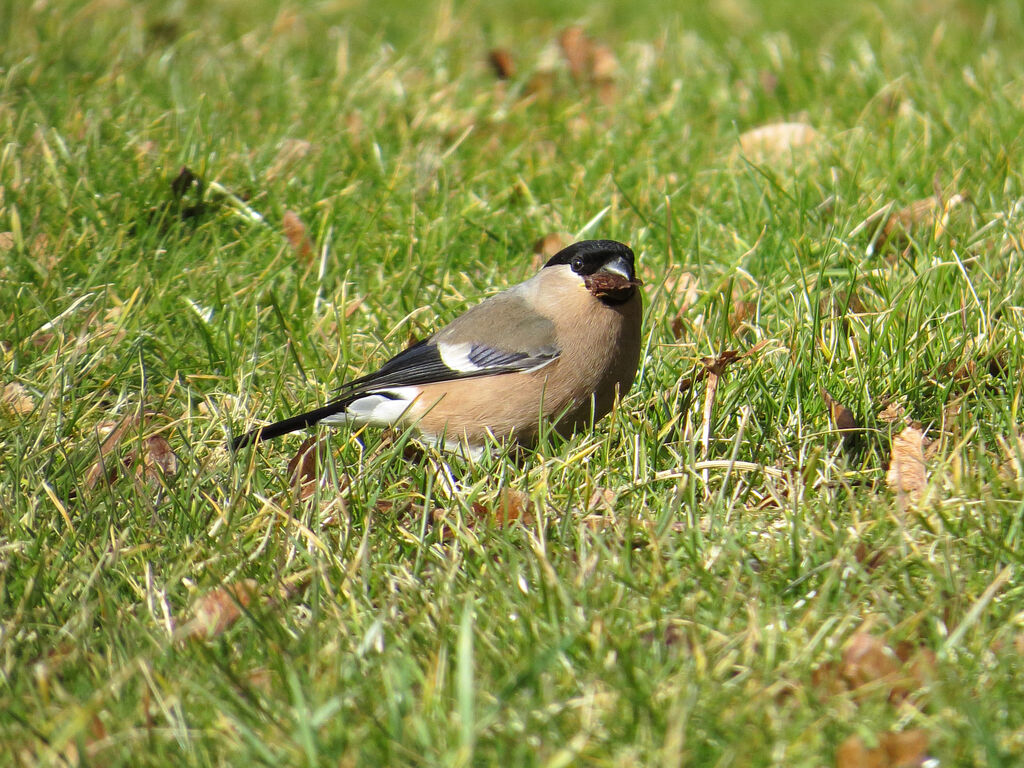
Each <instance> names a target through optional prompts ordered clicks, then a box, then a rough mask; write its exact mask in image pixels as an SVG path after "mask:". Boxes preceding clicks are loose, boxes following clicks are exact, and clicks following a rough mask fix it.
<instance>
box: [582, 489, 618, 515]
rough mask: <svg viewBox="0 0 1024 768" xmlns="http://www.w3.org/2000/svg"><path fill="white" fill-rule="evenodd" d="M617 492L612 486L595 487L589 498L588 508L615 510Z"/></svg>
mask: <svg viewBox="0 0 1024 768" xmlns="http://www.w3.org/2000/svg"><path fill="white" fill-rule="evenodd" d="M615 499H616V493H615V491H613V490H612V489H611V488H595V489H594V491H593V492H592V493H591V494H590V498H589V499H588V500H587V509H588V510H595V509H599V508H601V509H604V510H605V511H608V512H613V511H614V510H615Z"/></svg>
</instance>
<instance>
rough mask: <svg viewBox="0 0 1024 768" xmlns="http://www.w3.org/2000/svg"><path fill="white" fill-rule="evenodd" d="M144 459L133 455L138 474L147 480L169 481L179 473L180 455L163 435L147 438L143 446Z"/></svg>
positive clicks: (133, 462)
mask: <svg viewBox="0 0 1024 768" xmlns="http://www.w3.org/2000/svg"><path fill="white" fill-rule="evenodd" d="M141 454H142V460H141V461H139V460H138V457H137V456H135V455H133V457H132V464H134V465H135V472H136V474H137V475H139V476H141V477H144V478H145V479H147V480H155V481H157V482H159V481H160V480H163V481H165V482H166V481H167V480H170V479H171V478H173V477H174V476H175V475H176V474H178V457H177V455H176V454H175V453H174V451H173V450H172V449H171V444H170V443H168V442H167V439H166V438H164V437H163V436H161V435H151V436H149V437H147V438H145V439H144V440H143V442H142V448H141Z"/></svg>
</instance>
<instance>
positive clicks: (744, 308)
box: [729, 299, 757, 334]
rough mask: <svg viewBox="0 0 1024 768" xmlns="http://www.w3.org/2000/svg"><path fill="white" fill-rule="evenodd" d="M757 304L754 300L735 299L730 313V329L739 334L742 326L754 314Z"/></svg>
mask: <svg viewBox="0 0 1024 768" xmlns="http://www.w3.org/2000/svg"><path fill="white" fill-rule="evenodd" d="M756 306H757V305H756V304H755V303H754V302H752V301H743V300H742V299H738V300H734V301H733V303H732V312H730V313H729V330H730V331H732V332H733V333H734V334H737V333H739V332H740V330H741V328H740V327H741V326H742V325H743V324H744V323H745V322H746V321H747V320H748V319H749V318H750V317H751V316H752V315H753V314H754V309H755V308H756Z"/></svg>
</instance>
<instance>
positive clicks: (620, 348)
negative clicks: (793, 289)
mask: <svg viewBox="0 0 1024 768" xmlns="http://www.w3.org/2000/svg"><path fill="white" fill-rule="evenodd" d="M641 285H642V283H641V281H639V280H638V279H637V277H636V270H635V257H634V254H633V251H632V249H630V247H629V246H627V245H625V244H623V243H620V242H617V241H615V240H583V241H579V242H576V243H573V244H571V245H569V246H567V247H565V248H563V249H562V250H560V251H559V252H558V253H556V254H555V255H554V256H552V257H551V258H550V259H549V260H548V262H547V263H546V264H545V265H544V266H543V267H542V268H541V270H540V271H539V272H538V273H537V274H535V275H534V276H533V277H531V278H529V279H528V280H526V281H524V282H522V283H519V284H517V285H514V286H512V287H511V288H508V289H506V290H504V291H502V292H500V293H497V294H494V295H492V296H490V297H488V298H486V299H484V300H483V301H482V302H480V303H479V304H476V305H475V306H473V307H470V308H469V309H468V310H467V311H466V312H464V313H463V314H462V315H460V316H458V317H456V318H455V319H454V320H452V322H450V323H449V324H448V325H446V326H444V327H443V328H441V329H440V330H438V331H437V332H436V333H434V334H433V335H431V336H429V337H428V338H426V339H423V340H422V341H419V342H417V343H414V344H412V345H411V346H409V347H407V348H406V349H405V350H403V351H402V352H399V353H398V354H397V355H395V356H394V357H393V358H391V359H390V360H388V361H387V362H386V363H384V364H383V365H382V366H381V367H380V368H379V369H378V370H376V371H374V372H373V373H370V374H368V375H366V376H362V377H360V378H357V379H354V380H352V381H349V382H348V383H346V384H343V385H342V386H341V387H340V389H339V390H338V391H337V393H336V396H335V397H334V398H333V399H332V400H330V401H329V402H328V403H327V404H326V405H324V406H322V407H320V408H316V409H314V410H311V411H308V412H306V413H301V414H299V415H297V416H292V417H290V418H287V419H284V420H283V421H278V422H275V423H273V424H269V425H266V426H262V427H257V428H255V429H253V430H251V431H249V432H246V433H245V434H242V435H239V436H238V437H236V438H234V440H232V442H231V448H232V450H238V449H240V448H242V447H245V446H248V445H250V444H254V443H259V442H261V441H264V440H270V439H272V438H275V437H278V436H280V435H284V434H287V433H289V432H294V431H297V430H300V429H307V428H309V427H312V426H314V425H316V424H326V425H344V424H350V425H353V426H357V427H359V426H364V425H371V426H378V427H392V426H395V427H412V429H413V431H414V433H415V434H416V435H417V437H418V439H419V440H420V441H421V442H423V443H426V444H428V445H433V446H435V447H439V448H441V449H443V450H446V451H460V450H461V451H462V452H464V453H465V455H467V456H472V457H474V458H479V457H480V456H481V455H482V453H483V451H484V450H485V447H486V446H488V445H490V446H494V445H496V444H499V443H502V442H506V441H508V442H511V443H514V444H519V445H523V446H530V445H532V444H534V443H535V441H536V439H537V437H538V435H539V432H540V430H541V424H542V423H543V422H545V421H546V422H548V423H550V424H551V425H552V426H553V428H554V429H555V430H556V431H557V432H558V433H560V434H562V435H565V436H568V435H570V434H572V433H573V432H575V431H577V430H580V429H583V428H586V427H587V426H589V425H590V424H591V423H594V422H596V421H597V420H599V419H600V418H602V417H603V416H605V415H606V414H607V413H608V412H609V411H611V409H612V407H613V405H614V403H615V400H616V398H617V397H619V398H621V397H625V395H626V393H627V392H628V391H629V389H630V387H631V386H632V384H633V380H634V378H635V377H636V372H637V368H638V366H639V363H640V354H641V323H642V312H643V299H642V293H641V291H640V290H639V289H640V286H641Z"/></svg>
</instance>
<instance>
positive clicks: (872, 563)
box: [853, 541, 889, 573]
mask: <svg viewBox="0 0 1024 768" xmlns="http://www.w3.org/2000/svg"><path fill="white" fill-rule="evenodd" d="M853 557H854V559H855V560H856V561H857V562H858V563H860V564H861V565H863V566H864V570H866V571H868V572H869V573H870V572H871V571H873V570H875V569H876V568H877V567H878V566H880V565H882V564H883V563H884V562H885V561H886V560H888V559H889V553H888V552H887V551H886V550H885V549H879V550H874V551H873V550H870V549H868V545H867V544H865V543H864V542H863V541H858V542H857V546H856V547H855V548H854V550H853Z"/></svg>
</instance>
